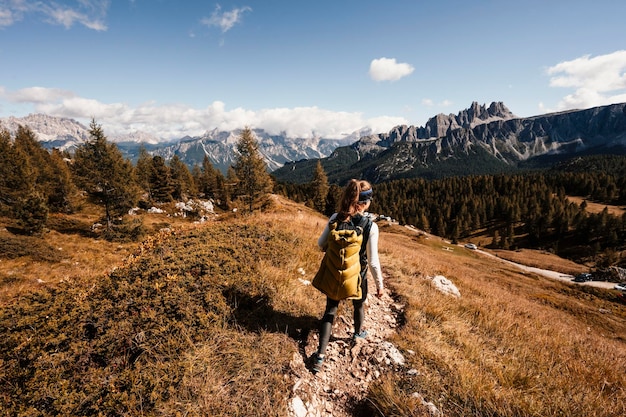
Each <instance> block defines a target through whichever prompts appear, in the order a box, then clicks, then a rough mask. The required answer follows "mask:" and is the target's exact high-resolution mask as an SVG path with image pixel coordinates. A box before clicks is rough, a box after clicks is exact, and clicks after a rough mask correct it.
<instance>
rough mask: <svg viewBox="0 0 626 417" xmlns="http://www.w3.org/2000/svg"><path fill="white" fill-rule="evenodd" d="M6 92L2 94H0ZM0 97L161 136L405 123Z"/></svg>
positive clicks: (303, 111) (35, 92)
mask: <svg viewBox="0 0 626 417" xmlns="http://www.w3.org/2000/svg"><path fill="white" fill-rule="evenodd" d="M3 91H4V94H2V92H3ZM0 96H4V97H5V98H6V99H7V100H9V101H11V102H13V103H22V104H23V103H28V104H30V105H31V106H32V108H33V111H34V112H35V113H45V114H48V115H51V116H57V117H69V118H73V119H76V120H79V121H81V122H83V123H89V121H90V120H91V119H92V118H95V119H96V121H97V122H98V123H99V124H101V125H102V126H103V128H104V130H105V132H106V134H107V136H110V137H114V136H116V135H120V134H125V133H130V132H134V131H143V132H146V133H150V134H152V135H154V136H156V137H160V138H163V139H167V140H169V139H179V138H181V137H183V136H185V135H189V136H199V135H202V134H203V133H204V132H206V131H207V130H213V129H215V128H217V129H219V130H233V129H240V128H243V127H245V126H250V127H252V128H260V129H264V130H265V131H267V132H268V133H270V134H286V135H287V136H289V137H301V138H310V137H324V138H328V139H339V138H342V137H343V136H344V135H345V133H352V132H354V131H356V130H359V129H362V128H367V127H369V128H371V129H372V131H373V132H376V133H381V132H388V131H389V130H391V128H392V127H394V126H397V125H401V124H409V123H408V122H407V120H406V119H404V118H400V117H390V116H382V117H376V118H372V119H365V118H364V117H363V115H362V114H361V113H358V112H352V113H351V112H336V111H331V110H325V109H320V108H318V107H295V108H273V109H261V110H258V111H253V110H247V109H243V108H240V107H239V108H235V109H232V110H228V109H227V108H226V105H225V103H223V102H221V101H215V102H213V103H211V104H210V105H209V106H207V107H205V108H201V109H197V108H192V107H189V106H185V105H181V104H173V105H159V104H157V103H154V102H146V103H142V104H140V105H138V106H136V107H131V106H129V105H127V104H125V103H102V102H100V101H98V100H94V99H89V98H83V97H78V96H77V95H75V94H74V93H72V92H68V91H65V90H60V89H53V88H44V87H31V88H25V89H22V90H18V91H14V92H7V91H6V90H5V89H4V87H2V86H0Z"/></svg>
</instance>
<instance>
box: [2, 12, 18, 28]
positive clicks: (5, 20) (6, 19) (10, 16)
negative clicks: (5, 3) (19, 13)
mask: <svg viewBox="0 0 626 417" xmlns="http://www.w3.org/2000/svg"><path fill="white" fill-rule="evenodd" d="M14 22H15V15H14V13H13V12H12V11H11V10H9V9H6V8H4V7H2V8H0V28H1V27H6V26H11V25H12V24H13V23H14Z"/></svg>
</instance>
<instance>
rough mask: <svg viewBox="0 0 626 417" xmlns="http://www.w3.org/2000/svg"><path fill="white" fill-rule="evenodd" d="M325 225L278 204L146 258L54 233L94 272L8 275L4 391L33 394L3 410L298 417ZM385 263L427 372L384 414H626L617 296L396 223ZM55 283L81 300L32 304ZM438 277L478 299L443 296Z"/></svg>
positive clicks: (164, 242)
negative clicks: (41, 279) (432, 408)
mask: <svg viewBox="0 0 626 417" xmlns="http://www.w3.org/2000/svg"><path fill="white" fill-rule="evenodd" d="M325 221H326V219H325V218H324V217H323V216H320V215H319V214H316V213H314V212H312V211H311V210H309V209H307V208H306V207H304V206H303V205H300V204H295V203H292V202H290V201H286V200H284V199H281V198H274V199H272V200H271V202H270V203H269V204H268V205H267V209H266V211H265V212H263V213H255V214H254V215H252V216H250V215H243V214H238V215H234V214H230V215H225V216H221V217H220V218H219V219H218V220H217V221H215V222H210V223H207V224H204V225H197V226H189V227H187V228H185V229H184V230H183V229H182V228H181V229H176V228H174V233H173V234H171V235H167V234H160V235H156V236H154V237H151V238H150V239H147V240H146V241H145V242H144V243H143V244H142V245H141V246H139V247H137V245H132V244H128V246H125V245H118V244H111V245H110V246H108V245H109V244H107V243H105V242H97V243H96V241H93V239H90V238H87V237H83V236H80V235H79V234H75V235H71V234H70V235H67V234H59V233H57V232H51V233H50V234H48V235H47V236H46V240H45V241H46V242H47V243H48V244H49V245H50V247H63V248H64V250H63V251H59V252H62V253H63V254H64V255H63V257H62V259H70V260H72V262H79V263H80V264H79V265H76V268H75V269H70V270H63V269H62V268H63V267H62V265H63V260H62V261H60V262H49V263H48V264H46V263H45V262H43V261H42V263H41V264H40V265H39V266H38V267H37V268H33V269H29V267H28V263H29V262H30V260H29V259H27V258H25V259H22V258H19V257H18V258H15V259H12V260H10V262H18V261H20V262H22V264H20V265H21V266H20V268H22V269H21V270H20V274H21V276H23V279H24V281H23V284H22V286H21V287H20V288H19V290H17V289H15V290H14V291H13V292H10V293H9V292H7V293H5V295H6V296H7V297H9V296H13V297H12V302H11V303H7V304H5V306H4V307H2V309H1V310H0V330H1V331H2V332H6V333H5V334H3V335H2V337H0V339H4V340H5V341H4V343H7V345H6V346H7V347H6V349H8V350H2V351H1V352H0V353H1V354H2V356H0V359H2V362H0V363H1V364H2V368H0V369H1V370H2V371H3V372H2V373H0V382H1V383H3V384H5V386H6V387H7V389H8V388H9V387H11V389H13V388H15V387H16V385H11V386H9V385H6V383H7V379H3V378H9V380H11V381H12V384H13V383H14V384H18V383H19V382H18V381H21V380H22V379H21V378H23V381H24V382H25V383H24V384H23V385H21V386H20V387H18V388H16V389H18V391H19V392H20V396H19V397H16V396H13V395H12V393H15V392H18V391H15V390H12V391H8V390H5V391H3V392H1V393H0V401H2V400H4V401H5V403H6V404H9V402H8V399H11V401H18V402H19V398H23V397H24V396H30V397H29V398H32V400H31V402H30V404H31V406H32V407H38V409H39V410H40V415H51V414H52V411H49V412H48V413H46V411H45V410H46V409H47V410H57V412H58V410H63V411H64V412H65V413H66V414H68V415H69V414H73V415H76V414H77V411H76V410H79V411H81V410H82V412H83V414H84V413H86V412H92V413H96V414H97V413H101V414H109V415H113V414H116V415H121V414H128V415H176V414H179V415H194V416H195V415H239V416H243V415H275V416H284V415H286V409H287V401H288V397H289V393H290V389H291V387H290V379H289V378H286V377H285V376H284V375H285V374H286V373H288V364H289V362H290V361H291V360H292V358H293V355H294V354H298V349H299V343H301V342H302V341H303V340H307V332H309V331H314V330H315V329H316V328H317V319H318V317H319V316H320V313H321V310H322V309H323V301H324V300H323V297H322V296H321V295H320V294H319V293H318V292H317V291H316V290H315V289H313V288H312V287H311V286H308V285H305V284H304V283H303V281H304V280H309V281H310V280H312V278H313V275H314V274H315V272H316V270H317V268H318V266H319V262H320V260H321V253H320V252H319V251H318V249H317V246H316V240H317V237H318V236H319V233H320V232H321V230H322V228H323V227H324V223H325ZM154 222H155V224H156V225H157V226H158V227H160V226H161V225H162V224H161V220H158V219H157V220H154ZM155 228H156V227H155ZM120 246H121V247H120ZM380 247H381V260H382V266H383V272H384V275H385V278H386V281H387V286H388V287H391V288H393V291H394V296H395V297H397V298H398V299H399V300H400V301H402V302H403V303H404V304H405V306H406V307H405V313H404V317H403V318H402V319H403V320H402V322H403V326H402V328H401V329H400V330H399V332H398V334H397V336H396V337H395V338H394V340H393V342H394V343H395V344H396V345H397V346H398V347H399V348H400V349H401V351H402V352H403V353H404V354H405V355H406V357H407V360H408V368H407V369H406V370H408V369H410V368H414V369H415V370H417V371H418V373H417V374H408V373H407V372H397V373H391V374H387V375H383V376H382V377H381V379H380V380H379V381H378V382H377V383H375V384H374V385H373V386H372V387H371V391H370V394H369V398H368V401H369V402H370V403H371V404H373V405H374V408H377V409H378V410H380V411H381V413H382V415H396V416H403V415H412V416H418V415H420V414H418V413H420V412H422V411H419V410H421V408H420V407H416V403H417V400H416V397H415V396H414V395H413V394H414V393H415V392H419V393H421V394H422V395H423V396H424V397H425V398H426V400H428V401H432V402H434V403H435V404H436V405H437V406H438V407H439V409H440V410H442V412H443V413H444V415H446V416H513V417H515V416H524V417H525V416H529V417H530V416H596V417H604V416H606V417H609V416H618V415H625V413H626V393H625V391H624V387H626V373H625V371H626V306H625V305H623V304H618V303H617V302H616V301H614V297H613V296H612V293H611V292H610V291H608V290H601V289H595V288H588V287H581V286H573V285H569V284H568V283H562V282H557V281H552V280H549V279H547V278H543V277H539V276H535V275H532V274H522V273H520V272H519V270H517V269H516V268H513V267H511V266H507V265H506V264H505V263H499V262H495V261H494V260H493V259H488V258H486V257H482V256H479V255H478V254H477V253H475V252H472V251H469V250H466V249H463V248H460V247H452V246H451V245H449V244H448V243H446V242H445V241H443V240H441V239H438V238H426V237H424V236H422V237H420V236H417V235H416V233H415V232H414V231H412V230H409V229H407V228H403V227H399V226H386V225H383V224H381V242H380ZM447 247H452V250H445V248H447ZM66 248H69V249H71V250H68V249H66ZM67 252H72V253H74V252H76V254H75V255H73V256H75V257H68V258H66V256H67V255H66V253H67ZM131 252H132V253H133V255H132V256H129V255H128V254H129V253H131ZM519 256H526V257H527V258H526V260H528V259H530V258H536V256H535V255H534V254H531V253H523V252H522V253H521V254H520V255H519ZM541 259H542V260H540V261H539V260H538V261H537V262H538V263H539V265H538V266H540V267H549V266H550V265H552V263H551V262H554V258H552V257H550V258H549V260H548V258H546V259H543V258H541ZM6 262H8V260H5V259H3V260H2V263H0V268H4V265H5V263H6ZM15 265H18V264H17V263H16V264H14V266H13V268H17V266H15ZM70 266H71V264H70ZM558 266H559V267H561V266H562V265H561V264H559V265H558ZM570 266H571V265H570ZM68 268H69V266H68ZM55 269H58V270H59V271H55ZM81 269H82V270H83V271H84V272H83V273H81V272H80V271H81ZM1 270H2V273H3V274H5V276H6V273H7V272H6V271H7V270H6V269H1ZM107 271H110V273H109V274H107V273H106V272H107ZM43 273H45V274H46V276H57V277H63V276H65V275H66V274H69V275H70V276H71V277H72V281H73V285H71V286H70V285H67V283H61V284H59V288H58V289H57V290H54V287H55V286H54V285H52V284H50V285H48V286H46V288H37V286H38V285H41V284H36V285H35V286H34V287H33V286H32V285H33V280H35V279H36V277H37V276H39V275H40V274H43ZM434 275H444V276H445V277H447V278H448V279H450V280H451V281H453V282H454V284H455V285H456V286H457V287H458V288H459V290H460V292H461V294H462V297H461V298H459V299H457V298H453V297H450V296H446V295H444V294H442V293H440V292H439V291H437V290H436V289H435V288H434V287H433V286H432V285H431V282H430V280H428V279H427V277H429V276H434ZM98 277H99V278H100V279H96V278H98ZM59 279H60V278H59ZM84 283H90V284H89V285H83V284H84ZM53 290H54V291H53ZM50 291H52V292H50ZM18 295H19V297H18ZM42 317H49V318H46V319H45V320H44V319H43V318H42ZM18 318H19V320H18ZM8 329H11V330H8ZM33 329H36V330H37V331H34V330H33ZM411 352H412V353H411ZM20 358H21V359H20ZM17 365H20V366H19V367H18V366H17ZM24 366H25V367H26V368H24V369H23V367H24ZM12 375H14V376H12ZM105 381H106V382H105ZM63 393H65V394H63ZM59 394H63V395H64V402H63V401H61V400H60V399H59ZM55 398H56V400H55ZM12 404H16V403H15V402H13V403H12ZM87 406H88V407H87ZM81 407H83V408H81ZM24 410H26V409H24ZM24 410H23V411H24ZM30 412H31V414H32V413H34V408H31V409H30ZM24 413H26V411H24ZM15 414H17V412H16V413H15Z"/></svg>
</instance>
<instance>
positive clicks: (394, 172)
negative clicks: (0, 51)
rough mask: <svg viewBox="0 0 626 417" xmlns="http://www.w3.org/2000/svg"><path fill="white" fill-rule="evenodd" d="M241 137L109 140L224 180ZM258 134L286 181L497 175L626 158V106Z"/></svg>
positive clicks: (40, 130) (38, 120) (487, 109)
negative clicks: (217, 173)
mask: <svg viewBox="0 0 626 417" xmlns="http://www.w3.org/2000/svg"><path fill="white" fill-rule="evenodd" d="M19 125H24V126H28V127H29V128H30V129H31V130H32V131H33V132H34V133H35V134H36V135H37V137H38V139H39V140H40V141H41V143H42V144H43V146H44V147H46V148H49V149H51V148H58V149H61V150H68V151H70V152H71V151H72V150H73V149H75V148H76V147H77V146H79V145H80V144H81V143H83V142H84V141H85V140H87V139H88V138H89V129H88V128H87V127H86V126H84V125H83V124H81V123H80V122H78V121H76V120H73V119H69V118H59V117H52V116H48V115H44V114H31V115H29V116H26V117H23V118H16V117H8V118H3V119H0V126H1V127H3V128H6V129H8V130H9V131H10V132H11V133H14V132H15V130H16V129H17V127H18V126H19ZM240 133H241V131H240V130H234V131H220V130H218V129H213V130H208V131H206V132H205V133H204V134H203V135H201V136H198V137H190V136H185V137H182V138H180V139H178V140H173V141H169V142H166V143H163V142H159V141H158V139H157V138H155V137H153V136H150V135H147V134H145V133H142V132H133V133H131V134H127V135H123V136H116V137H111V138H109V139H110V140H111V141H113V142H115V143H116V144H117V146H118V147H119V148H120V150H121V151H122V153H124V155H125V156H126V157H127V158H129V159H131V160H133V161H134V160H135V159H136V157H137V156H138V154H139V150H140V148H141V147H142V146H143V147H144V148H145V149H146V150H147V151H148V152H149V153H150V154H152V155H160V156H162V157H164V158H165V159H166V160H169V159H170V158H171V157H173V156H174V155H178V157H179V158H180V159H181V160H182V161H183V162H185V163H187V165H188V166H190V167H192V166H193V165H194V164H201V163H202V161H203V159H204V156H205V155H206V156H208V158H209V159H210V161H211V163H212V164H213V165H214V166H215V167H216V168H217V169H219V170H221V171H222V172H223V173H226V171H227V169H228V167H229V166H230V165H232V164H233V163H234V161H235V157H236V155H237V150H236V143H237V139H238V138H239V135H240ZM254 134H255V135H256V137H257V141H258V143H259V151H260V153H261V154H262V155H263V157H264V159H265V161H266V163H267V166H268V170H269V171H271V172H272V174H273V175H274V176H275V177H276V178H277V179H278V180H280V181H287V182H296V183H303V182H308V181H310V180H311V178H312V175H313V172H314V169H315V165H316V164H317V161H318V160H319V161H321V163H322V165H323V167H324V169H325V171H326V173H327V175H328V179H329V181H331V182H336V183H342V182H344V181H345V180H347V179H349V178H366V179H368V180H370V181H373V182H380V181H386V180H392V179H398V178H413V177H424V178H440V177H444V176H450V175H467V174H493V173H500V172H507V171H515V170H518V169H522V168H529V167H544V166H547V165H550V164H553V163H554V162H559V161H561V160H563V159H567V158H569V157H572V156H576V155H585V154H599V153H617V154H623V153H626V103H622V104H612V105H607V106H600V107H594V108H590V109H585V110H572V111H566V112H560V113H550V114H545V115H539V116H533V117H527V118H520V117H517V116H515V115H514V114H513V113H512V112H511V111H510V110H509V109H508V108H507V107H506V106H505V105H504V104H503V103H502V102H493V103H491V104H490V105H489V106H486V105H480V104H478V103H477V102H473V103H472V104H471V105H470V106H469V107H468V108H467V109H465V110H462V111H460V112H459V113H457V114H448V115H445V114H438V115H436V116H434V117H431V118H430V119H429V120H428V121H427V122H426V124H425V125H424V126H407V125H401V126H396V127H394V128H393V129H391V131H389V132H387V133H373V132H371V131H370V130H368V129H361V130H358V131H356V132H353V133H352V134H350V135H347V136H345V137H344V138H342V139H340V140H337V139H326V138H321V137H316V138H308V139H307V138H291V137H287V136H286V135H270V134H268V133H267V132H265V131H264V130H262V129H254Z"/></svg>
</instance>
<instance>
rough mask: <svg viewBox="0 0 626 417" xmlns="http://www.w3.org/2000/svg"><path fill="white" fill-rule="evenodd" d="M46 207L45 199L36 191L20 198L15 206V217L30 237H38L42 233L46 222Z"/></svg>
mask: <svg viewBox="0 0 626 417" xmlns="http://www.w3.org/2000/svg"><path fill="white" fill-rule="evenodd" d="M48 211H49V210H48V205H47V204H46V198H45V197H44V196H43V195H41V194H39V193H38V192H36V191H33V192H31V193H29V194H28V195H27V196H26V197H24V198H20V200H19V203H18V204H17V206H16V213H15V217H16V218H17V220H18V223H19V224H20V225H21V226H22V227H23V228H24V231H25V232H26V233H28V234H31V235H39V234H41V233H42V232H43V230H44V228H45V226H46V222H47V221H48Z"/></svg>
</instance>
